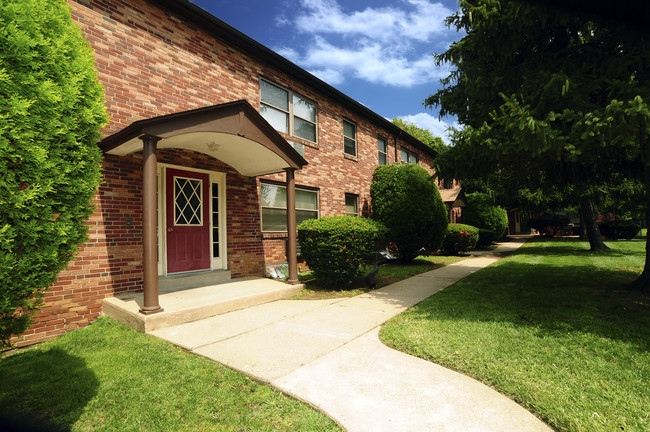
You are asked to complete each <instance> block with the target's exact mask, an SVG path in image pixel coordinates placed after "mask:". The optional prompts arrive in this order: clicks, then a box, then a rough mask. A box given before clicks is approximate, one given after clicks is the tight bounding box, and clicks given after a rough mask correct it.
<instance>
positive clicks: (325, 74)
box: [309, 68, 345, 85]
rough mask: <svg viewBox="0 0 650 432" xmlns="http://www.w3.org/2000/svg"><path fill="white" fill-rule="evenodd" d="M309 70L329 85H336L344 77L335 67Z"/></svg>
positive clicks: (343, 79) (341, 81)
mask: <svg viewBox="0 0 650 432" xmlns="http://www.w3.org/2000/svg"><path fill="white" fill-rule="evenodd" d="M309 72H310V73H311V74H312V75H316V76H317V77H318V78H320V79H322V80H323V81H325V82H326V83H328V84H331V85H338V84H341V83H343V81H345V78H344V77H343V74H342V73H341V71H338V70H336V69H329V68H325V69H312V70H310V71H309Z"/></svg>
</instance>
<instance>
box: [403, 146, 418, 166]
mask: <svg viewBox="0 0 650 432" xmlns="http://www.w3.org/2000/svg"><path fill="white" fill-rule="evenodd" d="M399 155H400V159H401V161H402V163H412V164H416V163H418V155H417V154H415V153H413V152H412V151H410V150H406V149H404V148H403V149H400V151H399Z"/></svg>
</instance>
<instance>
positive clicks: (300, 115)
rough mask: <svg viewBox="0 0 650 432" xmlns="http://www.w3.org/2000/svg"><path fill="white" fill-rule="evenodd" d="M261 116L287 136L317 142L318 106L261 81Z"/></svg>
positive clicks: (290, 92)
mask: <svg viewBox="0 0 650 432" xmlns="http://www.w3.org/2000/svg"><path fill="white" fill-rule="evenodd" d="M260 96H261V101H262V103H261V104H260V114H262V117H264V118H265V119H266V121H268V122H269V123H270V124H271V126H273V127H274V128H275V129H276V130H278V131H280V132H284V133H285V134H287V135H292V136H295V137H298V138H303V139H306V140H307V141H311V142H316V112H317V107H316V104H315V103H313V102H311V101H309V100H307V99H306V98H304V97H302V96H300V95H297V94H296V93H294V92H292V91H289V90H285V89H284V88H282V87H279V86H276V85H274V84H271V83H270V82H268V81H264V80H260Z"/></svg>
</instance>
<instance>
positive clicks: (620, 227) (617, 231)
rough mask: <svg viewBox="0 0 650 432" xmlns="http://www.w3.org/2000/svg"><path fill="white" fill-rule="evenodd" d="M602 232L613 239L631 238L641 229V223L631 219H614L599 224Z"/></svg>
mask: <svg viewBox="0 0 650 432" xmlns="http://www.w3.org/2000/svg"><path fill="white" fill-rule="evenodd" d="M598 227H599V228H600V233H601V234H602V235H604V236H606V237H609V238H611V239H612V240H618V239H626V240H631V239H633V238H634V237H636V235H637V234H638V233H639V231H640V230H641V225H639V224H638V223H636V222H634V221H631V220H613V221H606V222H600V223H599V224H598Z"/></svg>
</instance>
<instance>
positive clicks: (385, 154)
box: [377, 136, 388, 165]
mask: <svg viewBox="0 0 650 432" xmlns="http://www.w3.org/2000/svg"><path fill="white" fill-rule="evenodd" d="M379 141H383V142H384V146H385V147H384V151H381V150H379ZM380 154H383V155H384V157H385V158H386V163H385V164H383V165H388V140H387V139H386V138H384V137H381V136H379V137H377V163H378V164H379V165H382V164H381V163H379V155H380Z"/></svg>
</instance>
